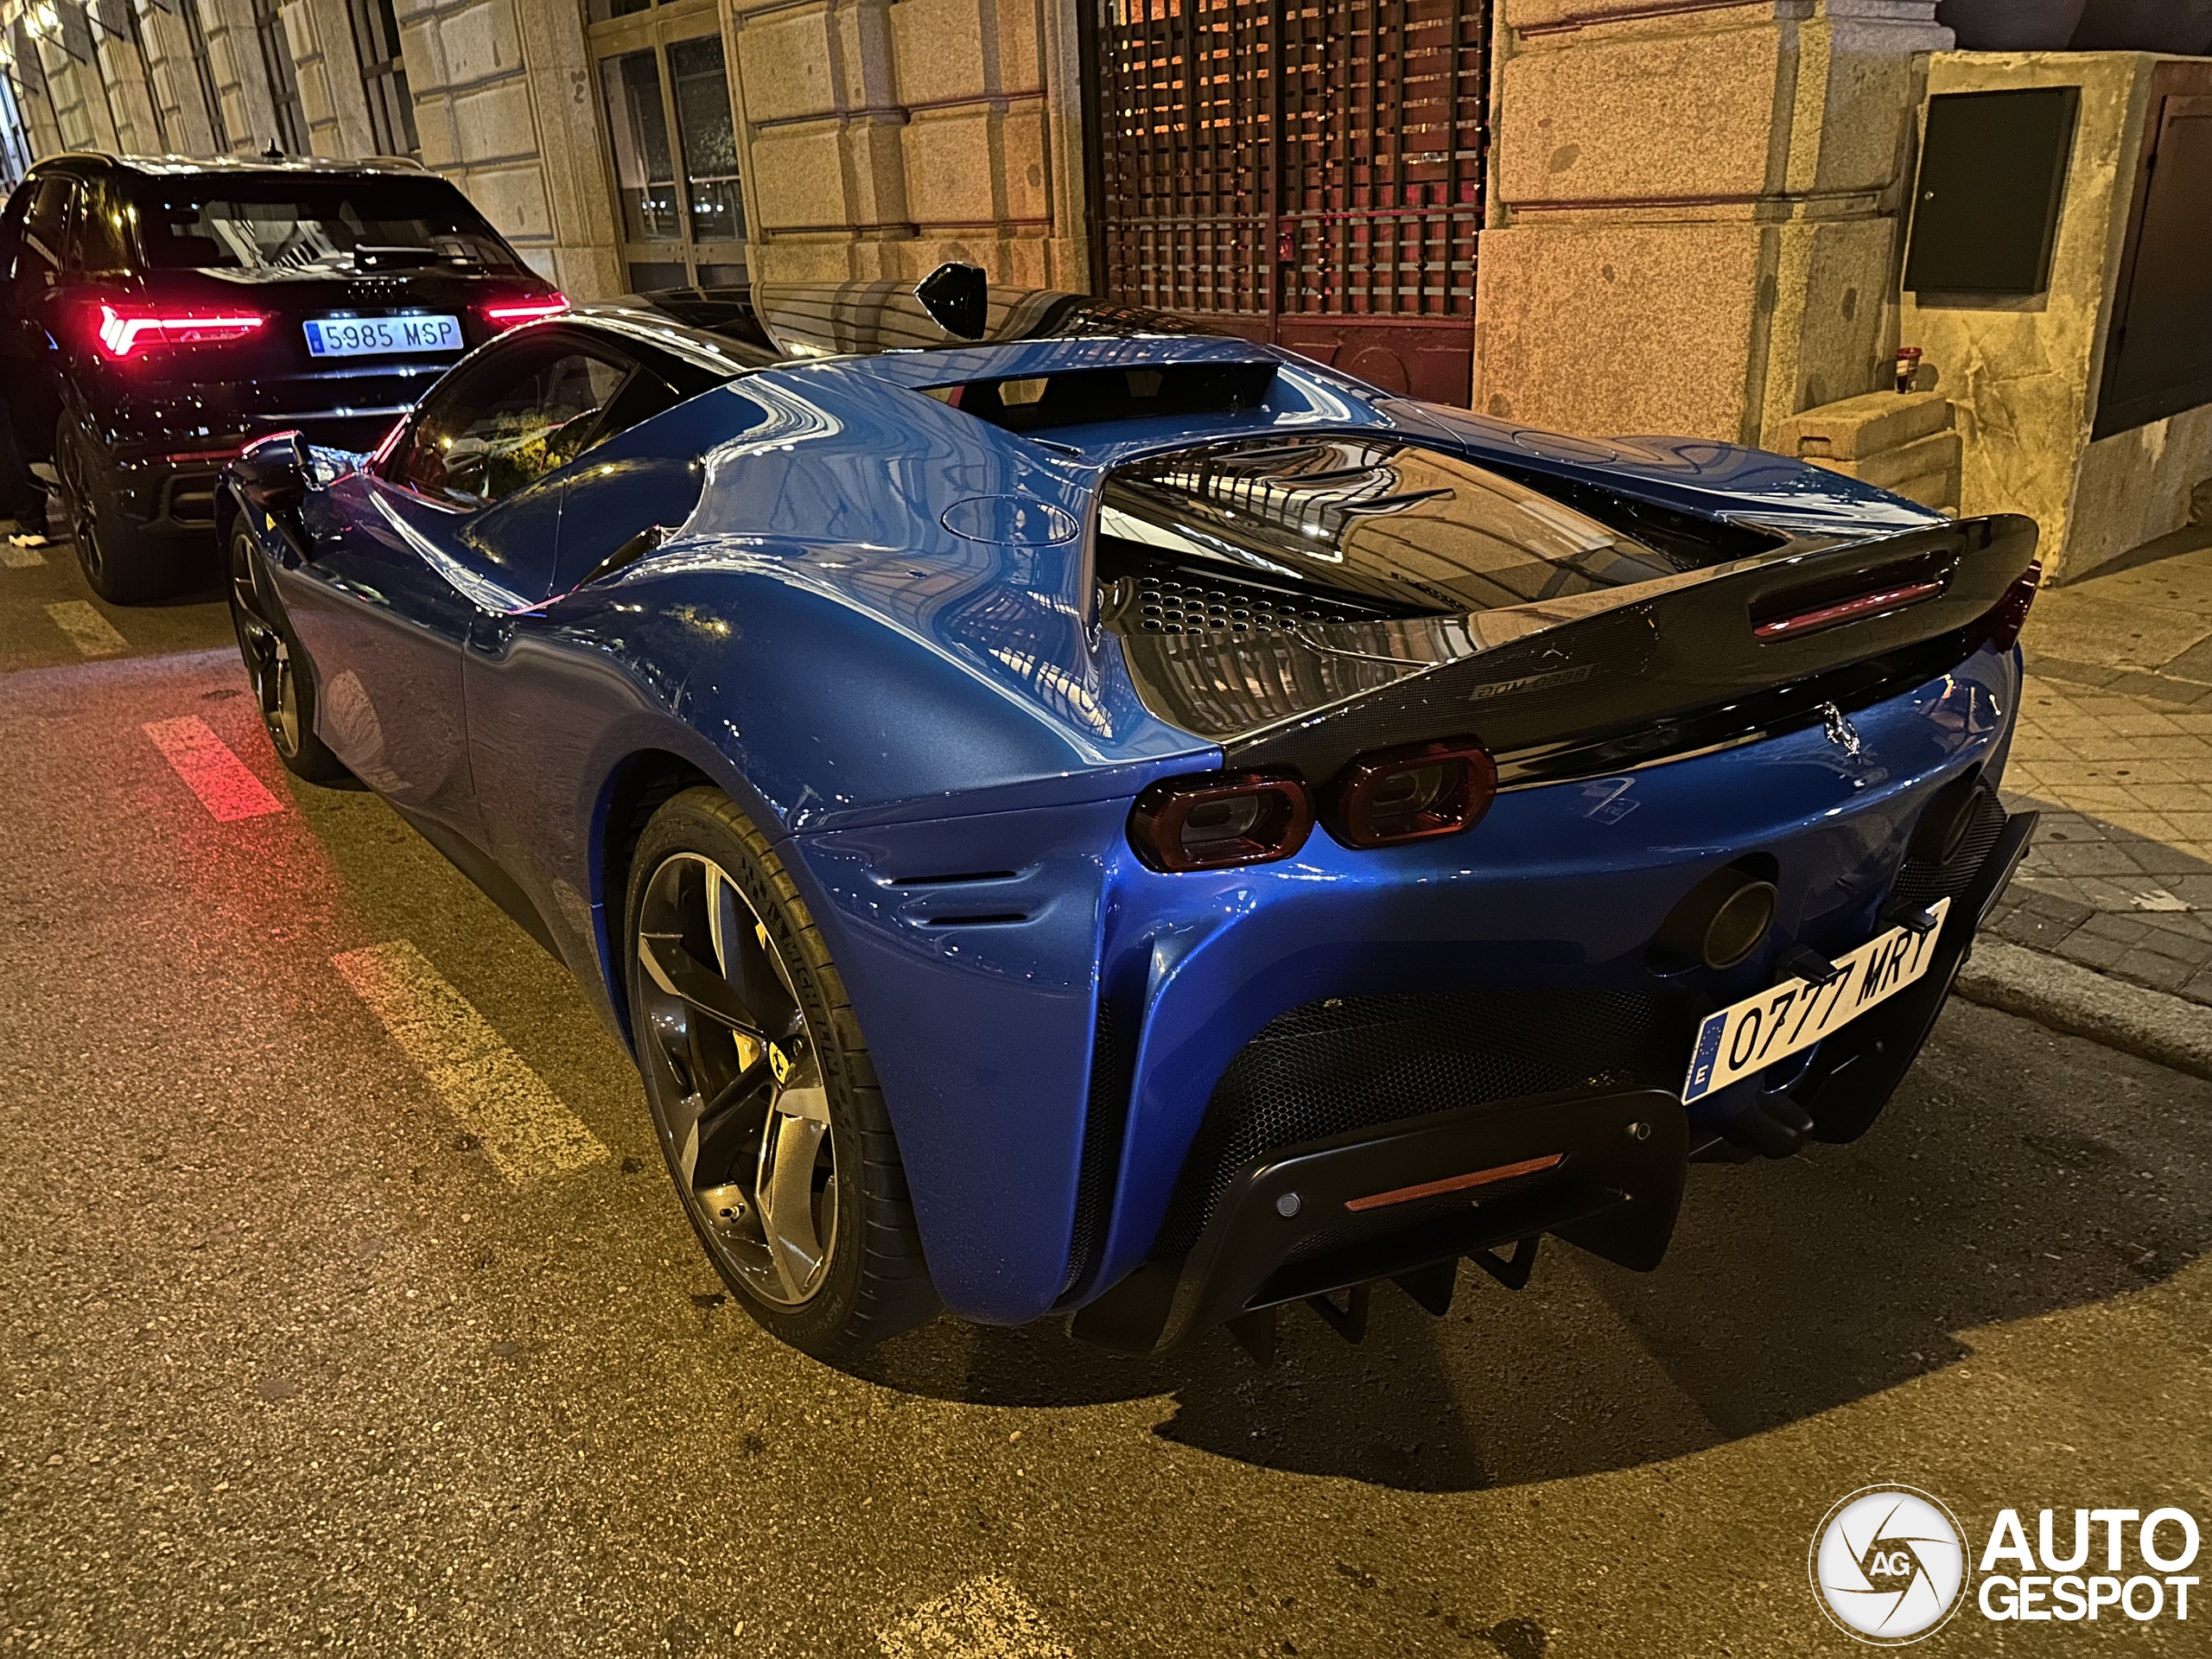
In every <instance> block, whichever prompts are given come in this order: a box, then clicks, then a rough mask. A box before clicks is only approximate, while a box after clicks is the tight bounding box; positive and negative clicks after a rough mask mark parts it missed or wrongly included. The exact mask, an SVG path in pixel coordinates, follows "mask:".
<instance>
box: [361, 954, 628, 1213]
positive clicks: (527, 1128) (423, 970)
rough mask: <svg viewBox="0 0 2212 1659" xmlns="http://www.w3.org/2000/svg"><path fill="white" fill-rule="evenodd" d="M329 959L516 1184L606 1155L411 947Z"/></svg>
mask: <svg viewBox="0 0 2212 1659" xmlns="http://www.w3.org/2000/svg"><path fill="white" fill-rule="evenodd" d="M330 960H331V963H332V965H333V966H334V967H335V968H336V969H338V971H339V972H340V973H341V974H343V975H344V976H346V983H347V984H349V985H351V986H352V987H353V989H354V992H355V994H356V995H359V997H360V999H361V1001H364V1002H365V1003H367V1004H368V1005H369V1008H370V1011H371V1012H372V1013H373V1014H375V1015H376V1017H377V1018H378V1020H382V1021H383V1022H384V1028H385V1030H386V1031H388V1032H390V1033H391V1039H392V1040H393V1041H394V1042H396V1043H397V1044H398V1045H399V1047H400V1050H401V1052H403V1053H404V1054H405V1055H406V1056H407V1058H409V1059H410V1060H412V1061H413V1062H414V1063H415V1065H416V1067H417V1068H418V1069H419V1070H420V1071H422V1073H423V1076H424V1077H427V1078H428V1079H429V1083H430V1086H431V1087H432V1088H433V1089H435V1090H437V1091H438V1094H439V1095H440V1096H442V1098H443V1099H444V1101H445V1103H446V1104H447V1106H448V1108H450V1109H451V1110H452V1112H453V1114H454V1116H455V1117H457V1118H459V1119H460V1120H461V1122H462V1123H463V1124H465V1125H466V1126H467V1128H468V1129H469V1130H470V1131H471V1132H472V1133H473V1134H474V1135H476V1137H477V1138H478V1139H479V1140H480V1141H482V1142H483V1144H484V1152H485V1155H486V1157H488V1158H490V1159H491V1160H492V1162H493V1164H494V1165H495V1166H497V1167H498V1169H499V1173H500V1174H502V1175H504V1176H505V1177H506V1178H507V1180H508V1181H509V1182H510V1183H511V1184H512V1185H516V1186H522V1185H527V1184H528V1183H530V1182H531V1181H533V1180H537V1179H542V1178H543V1177H545V1176H548V1175H554V1174H558V1173H563V1172H564V1171H568V1170H575V1169H582V1168H583V1167H585V1166H587V1165H590V1164H595V1163H597V1162H599V1161H600V1160H601V1159H602V1158H605V1157H606V1156H607V1148H606V1147H605V1146H604V1145H602V1144H601V1141H600V1140H599V1138H598V1137H597V1136H596V1135H593V1134H592V1132H591V1131H590V1130H589V1129H588V1128H585V1127H584V1126H583V1123H582V1121H581V1120H579V1119H578V1118H577V1116H576V1115H575V1113H574V1112H571V1111H570V1110H569V1109H568V1107H566V1106H565V1105H563V1103H562V1102H561V1097H560V1096H558V1095H556V1094H555V1093H554V1092H553V1091H552V1090H550V1089H549V1088H547V1087H546V1086H545V1084H544V1081H543V1079H542V1078H541V1077H539V1076H538V1075H537V1072H535V1071H531V1069H530V1067H529V1065H527V1064H526V1063H525V1062H524V1059H523V1058H522V1057H521V1056H520V1055H519V1054H517V1053H516V1052H514V1050H512V1048H509V1047H508V1046H506V1044H505V1042H503V1041H502V1040H500V1037H499V1033H498V1032H496V1031H494V1030H493V1028H492V1026H491V1024H490V1022H489V1021H488V1020H486V1019H485V1018H484V1016H483V1015H482V1014H479V1013H477V1012H476V1009H475V1008H474V1006H473V1005H471V1003H470V1002H469V1001H468V999H467V997H465V996H463V995H461V993H460V992H459V991H456V990H455V989H454V988H453V987H452V986H450V985H448V984H447V983H446V982H445V981H444V980H443V979H442V978H441V977H439V975H438V970H437V969H435V968H433V967H432V966H430V964H429V961H428V960H427V959H426V958H425V957H423V953H422V952H421V951H420V950H416V948H415V947H414V946H413V945H412V944H409V943H408V942H407V941H406V940H405V939H397V940H394V941H393V942H392V943H391V944H372V945H369V946H367V947H365V949H362V950H347V951H345V952H343V953H342V954H340V955H338V956H335V957H332V958H331V959H330Z"/></svg>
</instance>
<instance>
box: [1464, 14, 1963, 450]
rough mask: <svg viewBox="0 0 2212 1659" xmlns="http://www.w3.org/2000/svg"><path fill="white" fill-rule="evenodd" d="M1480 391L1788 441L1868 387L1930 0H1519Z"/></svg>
mask: <svg viewBox="0 0 2212 1659" xmlns="http://www.w3.org/2000/svg"><path fill="white" fill-rule="evenodd" d="M1499 14H1500V16H1499V21H1500V25H1501V27H1500V29H1499V33H1498V36H1497V46H1496V48H1495V50H1496V68H1495V72H1494V76H1493V83H1494V84H1493V93H1494V121H1495V136H1494V141H1493V147H1492V156H1493V160H1492V173H1491V214H1490V226H1491V227H1490V228H1489V229H1487V230H1485V231H1484V233H1483V237H1482V243H1481V253H1480V259H1479V263H1478V268H1477V269H1478V294H1477V302H1476V348H1475V350H1476V387H1475V398H1474V402H1475V406H1476V407H1477V408H1478V409H1483V410H1488V411H1489V412H1490V413H1491V414H1494V415H1497V416H1502V417H1504V418H1509V419H1513V420H1518V421H1527V422H1529V423H1532V424H1535V425H1539V426H1545V427H1551V428H1555V429H1562V430H1567V431H1586V432H1605V433H1639V432H1664V433H1686V434H1690V435H1698V436H1705V437H1713V438H1721V439H1727V440H1732V441H1735V442H1745V443H1752V444H1763V443H1770V442H1772V441H1773V439H1774V435H1775V434H1776V433H1777V430H1778V429H1779V426H1780V424H1781V423H1783V421H1785V420H1787V419H1788V418H1789V416H1791V415H1794V414H1796V412H1797V411H1799V410H1804V409H1808V408H1811V407H1814V406H1815V405H1818V404H1825V403H1828V402H1832V401H1835V400H1837V399H1840V398H1844V397H1853V396H1855V395H1857V394H1859V393H1861V392H1864V391H1871V390H1872V389H1873V388H1875V387H1876V386H1878V385H1880V384H1881V383H1882V379H1883V377H1884V376H1885V374H1886V372H1887V362H1888V356H1889V353H1890V352H1891V350H1892V349H1893V348H1894V345H1895V334H1894V329H1895V322H1896V319H1895V315H1894V308H1893V306H1892V305H1891V296H1893V295H1894V294H1895V292H1896V269H1897V233H1898V219H1899V213H1900V208H1901V207H1902V202H1903V194H1904V189H1905V188H1906V181H1907V180H1908V178H1909V175H1910V158H1911V147H1912V143H1913V134H1914V120H1913V116H1914V111H1916V107H1917V105H1918V102H1919V94H1920V85H1921V78H1922V75H1923V63H1924V59H1925V54H1928V53H1929V52H1931V51H1933V50H1936V49H1937V48H1942V47H1945V46H1948V44H1949V43H1950V39H1951V37H1950V33H1949V31H1948V30H1947V29H1938V28H1936V25H1935V21H1934V19H1935V4H1934V0H1926V3H1920V0H1757V3H1726V0H1719V3H1694V4H1691V3H1685V0H1499Z"/></svg>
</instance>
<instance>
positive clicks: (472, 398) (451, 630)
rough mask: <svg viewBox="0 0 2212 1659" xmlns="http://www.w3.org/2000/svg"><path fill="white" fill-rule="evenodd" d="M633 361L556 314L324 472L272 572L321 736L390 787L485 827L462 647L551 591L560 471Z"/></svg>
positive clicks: (470, 830)
mask: <svg viewBox="0 0 2212 1659" xmlns="http://www.w3.org/2000/svg"><path fill="white" fill-rule="evenodd" d="M631 368H632V365H631V364H630V363H629V362H628V361H627V360H626V359H623V358H622V357H621V356H620V353H615V352H613V351H610V350H607V349H606V348H603V347H601V346H598V345H596V344H595V343H594V342H592V341H590V340H587V339H585V338H582V337H581V336H580V335H579V334H576V333H575V332H571V331H563V330H558V329H551V330H532V331H531V332H530V333H529V334H525V335H523V336H519V337H518V338H515V339H513V340H508V341H502V342H500V343H499V344H498V345H495V346H492V347H491V348H489V349H488V350H486V351H485V352H483V353H480V354H479V355H478V356H477V357H475V358H474V359H471V360H470V361H468V362H467V363H466V364H464V365H462V366H461V368H459V369H457V370H456V371H455V372H454V373H453V374H451V375H449V376H448V377H447V378H445V379H444V380H442V381H441V382H440V383H439V384H438V385H437V386H436V387H435V389H434V390H433V391H432V392H431V393H430V395H429V397H427V398H425V399H424V400H423V404H422V406H421V408H420V409H419V410H416V414H415V415H414V416H413V417H412V418H411V419H410V422H409V423H408V424H407V426H406V428H405V429H404V431H403V432H402V433H401V434H400V435H399V437H398V439H397V441H396V442H394V443H393V444H392V445H391V447H390V448H389V449H388V451H387V452H386V454H385V457H384V459H383V460H382V461H379V462H376V463H372V465H371V466H369V467H365V468H364V469H362V470H361V471H359V472H357V473H353V474H347V475H346V476H345V477H343V478H340V480H337V481H336V482H335V483H334V484H333V486H331V489H330V491H329V499H328V500H327V503H326V504H325V505H324V506H323V508H322V509H321V511H320V512H318V513H317V514H316V518H315V524H314V525H313V526H311V529H312V530H313V531H315V533H313V534H311V535H310V537H308V542H307V544H306V547H305V549H304V552H305V554H306V556H305V557H304V558H302V560H301V561H300V562H299V563H297V564H296V566H294V567H293V568H291V569H288V570H286V571H284V572H283V573H282V574H281V575H279V578H278V586H279V588H280V589H281V590H282V591H283V595H284V600H285V604H286V607H287V608H288V610H289V613H290V617H291V621H292V625H293V627H294V628H295V630H296V632H297V633H298V634H299V636H300V639H301V642H302V645H305V647H306V648H307V652H308V658H310V660H311V661H312V662H313V663H314V664H315V671H316V675H317V678H318V683H317V685H316V688H315V703H316V709H315V727H316V730H317V732H318V733H319V734H320V735H321V738H322V741H324V742H325V743H327V744H328V745H329V746H330V747H331V749H332V751H333V752H334V753H336V754H337V755H338V757H339V758H340V760H344V761H345V762H346V765H347V766H349V767H351V768H352V769H353V772H355V773H356V775H358V776H359V778H360V779H362V780H363V781H364V782H365V783H366V784H368V785H370V787H372V788H373V789H375V790H376V791H378V793H379V794H382V795H384V796H385V797H386V798H388V799H390V800H391V802H392V803H393V804H395V805H397V806H399V807H401V808H403V809H404V810H407V811H409V812H410V813H412V814H414V815H416V817H418V818H421V819H425V820H429V821H431V822H433V823H439V824H442V825H444V826H446V827H448V828H449V829H454V830H458V831H460V832H461V834H463V835H465V836H467V837H468V838H469V839H470V840H471V841H473V842H477V843H478V844H479V845H481V843H482V830H481V819H480V813H479V811H478V809H477V804H476V797H475V788H474V779H473V775H472V772H471V770H470V766H469V759H468V738H467V714H466V707H465V702H464V696H465V693H464V687H463V683H462V670H461V664H462V657H463V652H464V649H465V647H466V645H467V641H468V639H469V636H470V634H471V632H472V631H473V630H474V629H475V628H477V627H478V626H481V625H483V624H484V623H486V621H487V620H491V619H496V618H498V617H500V616H503V615H505V614H507V613H512V612H514V611H518V610H521V609H524V608H526V607H529V606H531V605H533V604H535V603H537V601H541V600H543V598H544V597H545V596H546V594H547V593H548V592H549V591H550V588H551V585H552V581H553V571H554V562H555V558H556V550H557V546H558V539H559V531H560V518H561V498H562V492H563V480H562V479H561V478H560V476H559V475H558V474H560V472H561V469H562V468H563V467H564V466H566V465H567V463H568V462H569V461H571V460H573V459H574V458H575V455H576V454H578V453H580V452H581V450H582V448H585V447H587V446H588V444H589V443H590V442H592V441H593V438H594V430H595V429H596V427H597V425H598V423H599V421H600V419H601V416H603V415H604V413H605V411H606V409H607V404H608V403H609V401H610V400H611V399H612V398H613V397H614V395H615V394H616V393H617V392H618V391H620V388H621V386H622V384H623V383H624V381H625V380H626V378H628V376H629V373H630V370H631Z"/></svg>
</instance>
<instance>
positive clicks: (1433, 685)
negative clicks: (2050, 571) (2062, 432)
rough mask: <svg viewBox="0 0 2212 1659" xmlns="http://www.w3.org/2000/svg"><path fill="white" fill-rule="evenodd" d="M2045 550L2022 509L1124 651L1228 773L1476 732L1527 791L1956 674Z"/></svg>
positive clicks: (1135, 643) (1131, 642)
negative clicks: (1491, 606) (1484, 605)
mask: <svg viewBox="0 0 2212 1659" xmlns="http://www.w3.org/2000/svg"><path fill="white" fill-rule="evenodd" d="M2036 539H2037V529H2036V524H2035V521H2034V520H2033V519H2031V518H2023V517H2020V516H2018V515H2017V514H2011V513H2005V514H1999V515H1995V516H1993V517H1990V518H1975V519H1969V520H1967V521H1965V522H1963V523H1960V524H1947V525H1941V526H1931V527H1929V528H1928V529H1925V530H1915V531H1904V532H1902V533H1899V534H1896V535H1891V536H1883V537H1876V538H1873V539H1871V540H1856V539H1854V540H1853V541H1851V542H1848V543H1842V544H1840V545H1838V544H1834V543H1829V544H1824V545H1808V544H1807V543H1804V542H1802V541H1799V542H1795V543H1791V544H1789V546H1787V547H1783V548H1780V549H1777V550H1774V551H1772V552H1769V553H1765V554H1761V555H1758V556H1753V557H1751V558H1747V559H1741V560H1737V561H1734V562H1732V563H1727V564H1723V565H1719V566H1715V567H1713V568H1712V569H1706V570H1699V571H1691V572H1688V573H1685V574H1684V575H1680V576H1675V577H1669V578H1667V579H1665V580H1662V581H1659V582H1643V583H1639V584H1637V585H1636V586H1634V587H1629V588H1611V589H1608V590H1605V591H1602V592H1599V593H1594V594H1584V595H1580V596H1579V597H1577V598H1574V599H1572V600H1567V601H1540V602H1538V603H1535V604H1531V605H1523V606H1515V607H1508V608H1504V609H1500V610H1494V611H1488V612H1484V613H1478V614H1476V615H1472V616H1468V617H1421V618H1414V619H1411V620H1402V621H1380V620H1378V621H1370V622H1341V623H1324V624H1314V625H1312V626H1306V627H1304V628H1301V629H1300V630H1299V631H1297V632H1294V633H1273V634H1256V633H1255V634H1230V633H1218V632H1198V633H1181V634H1164V633H1132V634H1125V635H1123V636H1122V649H1123V651H1124V652H1125V653H1126V658H1127V661H1128V666H1129V671H1130V674H1131V677H1133V678H1134V680H1135V683H1136V686H1137V690H1138V691H1139V693H1140V695H1141V696H1142V697H1143V699H1144V701H1145V702H1146V704H1147V706H1148V707H1149V708H1150V709H1152V710H1153V712H1154V713H1155V714H1157V715H1160V717H1161V718H1162V719H1165V720H1168V721H1173V722H1174V723H1175V724H1177V725H1179V726H1181V727H1183V728H1184V729H1185V730H1187V731H1191V732H1194V733H1197V734H1199V735H1200V736H1203V737H1206V738H1209V739H1211V740H1212V741H1215V742H1217V743H1219V744H1220V745H1221V746H1222V748H1223V750H1224V755H1225V757H1226V760H1227V764H1228V765H1229V766H1231V767H1234V768H1236V769H1239V770H1244V769H1267V768H1270V767H1284V766H1289V767H1295V768H1296V769H1297V770H1298V771H1300V772H1302V773H1303V774H1304V775H1305V776H1306V777H1307V778H1313V779H1319V778H1326V777H1332V776H1333V775H1335V773H1336V772H1338V770H1339V769H1341V768H1342V767H1343V766H1344V764H1345V763H1346V762H1347V761H1349V760H1351V758H1352V757H1353V756H1354V755H1356V754H1359V753H1365V752H1367V751H1369V750H1371V749H1376V748H1381V747H1389V746H1392V745H1395V744H1400V743H1407V742H1414V741H1421V740H1424V739H1429V738H1442V737H1462V736H1470V735H1471V736H1473V737H1476V738H1478V739H1479V740H1480V741H1482V743H1483V744H1484V747H1487V748H1488V749H1489V750H1490V751H1491V753H1492V754H1493V755H1495V756H1496V757H1497V760H1498V772H1499V782H1500V785H1501V786H1507V787H1510V786H1512V785H1516V784H1519V785H1526V784H1531V783H1541V782H1552V781H1556V780H1560V779H1569V778H1576V777H1596V776H1603V775H1604V774H1605V773H1607V772H1618V771H1620V770H1623V769H1624V768H1626V767H1629V766H1637V765H1643V764H1648V763H1649V762H1650V761H1653V760H1662V759H1665V758H1668V757H1669V756H1674V755H1679V754H1683V753H1694V752H1695V751H1698V750H1700V749H1705V748H1709V747H1716V746H1723V745H1727V744H1731V743H1733V742H1738V741H1750V740H1751V739H1753V738H1756V737H1759V736H1762V735H1765V734H1768V733H1770V732H1773V731H1776V730H1778V729H1788V728H1794V727H1796V726H1797V725H1800V724H1802V723H1803V722H1804V721H1807V720H1808V719H1812V718H1815V717H1816V716H1817V712H1818V710H1820V709H1821V707H1822V706H1823V705H1825V704H1827V703H1831V702H1832V703H1834V704H1836V705H1837V706H1838V707H1839V708H1842V709H1847V710H1848V709H1850V708H1852V707H1854V706H1859V707H1863V706H1865V705H1866V704H1867V703H1869V702H1875V701H1878V700H1879V699H1880V698H1882V697H1884V696H1893V695H1895V694H1897V692H1900V691H1903V690H1907V689H1909V688H1910V686H1913V685H1916V684H1922V683H1925V682H1927V681H1928V680H1930V679H1933V678H1935V677H1937V676H1939V675H1942V674H1943V673H1946V672H1948V671H1950V670H1951V669H1953V668H1955V667H1956V666H1957V665H1958V664H1960V663H1961V662H1963V661H1965V660H1966V658H1967V657H1969V656H1971V655H1972V654H1973V653H1974V652H1976V651H1978V650H1980V648H1981V647H1982V646H1983V645H1986V644H1987V643H1989V642H1990V641H1991V640H1992V639H1999V638H2002V637H2003V632H2002V629H2001V626H2000V624H1999V619H1998V616H1997V613H1998V612H1999V607H2000V606H2001V605H2002V604H2003V602H2004V601H2005V599H2006V597H2007V595H2008V594H2011V593H2012V590H2013V588H2014V587H2015V586H2016V584H2018V583H2019V582H2022V580H2023V578H2024V577H2025V576H2026V575H2028V572H2029V570H2030V568H2031V566H2032V565H2033V564H2034V563H2035V553H2036Z"/></svg>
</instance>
